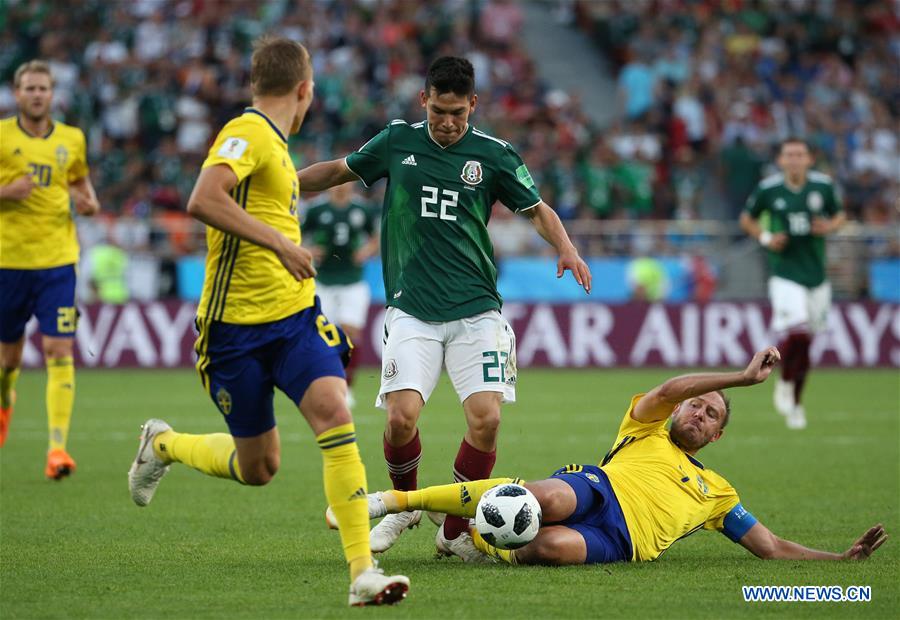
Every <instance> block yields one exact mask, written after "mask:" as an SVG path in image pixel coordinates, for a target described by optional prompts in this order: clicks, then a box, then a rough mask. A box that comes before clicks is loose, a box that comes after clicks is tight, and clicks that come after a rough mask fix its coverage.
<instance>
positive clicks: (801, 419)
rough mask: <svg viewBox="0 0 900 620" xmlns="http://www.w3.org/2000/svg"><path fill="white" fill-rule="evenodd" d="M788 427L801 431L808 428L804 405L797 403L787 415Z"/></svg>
mask: <svg viewBox="0 0 900 620" xmlns="http://www.w3.org/2000/svg"><path fill="white" fill-rule="evenodd" d="M787 427H788V428H789V429H791V430H795V431H801V430H803V429H804V428H806V409H804V408H803V405H797V406H796V407H794V410H793V411H791V413H790V415H789V416H788V417H787Z"/></svg>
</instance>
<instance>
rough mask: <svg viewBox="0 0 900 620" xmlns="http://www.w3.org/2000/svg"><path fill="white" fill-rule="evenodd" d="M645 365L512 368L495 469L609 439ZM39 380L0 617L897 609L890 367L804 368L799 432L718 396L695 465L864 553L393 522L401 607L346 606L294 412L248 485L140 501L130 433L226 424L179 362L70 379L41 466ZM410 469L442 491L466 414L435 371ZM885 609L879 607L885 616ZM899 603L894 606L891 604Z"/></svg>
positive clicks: (367, 411) (789, 521)
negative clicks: (64, 409) (585, 551)
mask: <svg viewBox="0 0 900 620" xmlns="http://www.w3.org/2000/svg"><path fill="white" fill-rule="evenodd" d="M669 374H671V373H669V372H667V371H663V370H580V371H571V370H568V371H541V370H529V369H526V370H524V371H523V372H522V373H521V374H520V384H519V386H518V392H519V402H518V404H516V405H513V406H509V407H507V408H506V409H505V411H504V421H503V425H502V429H501V435H500V449H499V457H498V460H497V465H496V468H495V470H494V471H495V473H497V474H498V475H514V476H521V477H524V478H527V479H534V478H542V477H545V476H547V475H548V474H550V473H551V472H552V471H553V470H554V469H556V468H557V467H559V466H561V465H564V464H566V463H571V462H582V463H595V462H597V461H598V460H599V459H600V458H601V457H602V455H603V454H604V453H605V452H606V450H607V449H608V448H609V446H610V443H611V442H612V439H613V437H614V434H615V431H616V429H617V427H618V424H619V422H620V420H621V416H622V415H623V413H624V409H625V407H626V406H627V403H628V399H629V397H630V396H631V394H632V393H635V392H639V391H644V390H646V389H648V388H649V387H652V386H653V385H654V384H656V383H658V382H659V381H661V380H662V379H664V378H666V377H667V376H668V375H669ZM44 381H45V380H44V373H43V372H41V371H30V372H25V373H23V375H22V377H21V379H20V381H19V390H18V391H19V404H18V407H17V409H16V414H15V417H14V419H13V423H12V428H11V431H10V436H9V439H8V441H7V443H6V446H5V447H4V448H3V449H2V450H0V464H2V478H0V517H2V521H0V542H2V545H0V561H2V566H0V616H2V617H3V618H167V619H170V618H222V617H228V618H319V617H323V618H334V617H356V616H359V617H362V616H363V615H366V616H372V617H374V616H377V617H392V618H395V617H396V618H400V617H403V618H589V617H590V618H597V617H691V618H722V617H735V616H751V615H752V616H756V615H767V616H772V615H775V614H779V615H786V616H789V617H813V616H815V617H816V618H822V617H856V616H862V617H873V618H875V617H879V618H880V617H888V616H891V615H893V614H895V613H896V612H897V610H898V609H900V571H898V568H900V517H898V497H900V493H898V491H900V488H898V486H900V485H898V469H900V455H898V449H900V428H898V427H900V405H898V403H900V381H898V374H897V372H896V371H895V370H890V371H878V370H858V371H846V370H843V371H825V370H821V371H814V372H813V373H812V375H811V378H810V382H809V387H808V390H807V399H806V401H807V403H806V405H807V411H808V417H809V420H810V426H809V429H808V430H806V431H804V432H792V431H788V430H787V429H786V428H785V426H784V423H783V421H782V419H781V418H780V417H779V416H778V415H777V414H776V413H774V412H773V410H772V408H771V404H770V403H771V389H772V385H771V383H769V384H766V385H761V386H756V387H754V388H749V389H743V390H732V397H733V401H734V413H733V416H732V422H731V424H730V426H729V428H728V429H727V432H726V435H725V436H724V438H723V440H722V441H721V442H719V443H718V444H716V445H714V446H710V447H709V448H708V449H706V450H704V451H703V452H702V453H701V455H700V458H701V460H703V462H704V463H705V464H706V465H707V466H708V467H711V468H713V469H715V470H716V471H718V472H719V473H721V474H722V475H724V476H725V477H726V478H728V480H729V481H731V483H732V484H733V485H734V486H735V487H736V488H737V489H738V492H739V493H740V495H741V498H742V501H743V504H744V506H745V507H747V508H748V509H749V510H750V511H751V512H753V513H754V514H755V515H756V516H757V517H758V518H759V519H760V520H761V521H762V522H763V523H765V524H766V525H767V526H769V527H770V528H771V529H772V530H773V531H774V532H775V533H777V534H780V535H782V536H784V537H787V538H791V539H793V540H797V541H799V542H801V543H804V544H807V545H809V546H815V547H818V548H824V549H829V550H834V551H837V550H844V549H846V548H847V547H848V546H849V545H850V543H851V541H852V540H853V539H854V538H855V537H856V536H858V535H859V534H861V533H862V532H863V531H864V530H865V529H866V528H867V527H869V526H870V525H873V524H874V523H876V522H879V521H880V522H882V523H884V524H885V527H886V528H887V530H888V532H889V534H890V535H891V536H892V539H891V540H889V541H888V542H887V543H886V544H885V545H884V547H882V549H880V550H879V552H878V553H877V554H876V555H875V556H874V557H873V558H872V559H871V560H869V561H868V562H859V563H856V562H853V563H851V562H794V561H773V562H763V561H761V560H757V559H755V558H753V557H751V556H750V555H749V554H747V553H746V552H745V551H744V550H743V548H741V547H740V546H738V545H735V544H733V543H731V542H730V541H728V540H727V539H726V538H725V537H724V536H721V535H719V534H715V533H709V532H699V533H697V534H695V535H693V536H691V537H690V538H688V539H686V540H685V541H682V542H680V543H677V544H676V545H675V546H674V547H673V548H672V549H670V550H669V551H668V552H667V553H666V554H665V555H663V557H662V558H661V559H660V560H658V561H657V562H654V563H648V564H640V565H630V564H617V565H610V566H595V567H571V568H563V569H560V568H539V567H510V566H505V565H490V566H466V565H463V564H462V563H461V562H459V561H458V560H447V559H444V560H438V559H435V558H434V557H433V549H434V547H433V536H434V528H433V527H432V526H431V525H430V524H423V525H422V526H421V527H420V528H419V529H417V530H413V531H411V532H408V533H407V534H406V535H405V536H404V537H403V538H401V540H400V542H399V543H398V544H397V546H396V547H395V548H394V549H392V550H391V551H390V552H389V553H388V554H387V555H386V556H385V557H384V558H383V560H382V561H383V566H384V567H385V568H386V569H387V570H389V571H397V572H402V573H404V574H406V575H409V577H410V578H411V579H412V587H411V590H410V594H409V598H408V599H407V600H406V601H404V602H403V603H402V604H401V605H400V606H399V607H396V608H385V609H369V610H350V609H348V608H347V607H346V598H347V577H346V571H345V567H344V562H343V559H342V555H341V549H340V545H339V541H338V536H337V533H335V532H332V531H329V530H327V529H326V528H325V524H324V520H323V510H324V508H325V501H324V494H323V491H322V485H321V459H320V455H319V453H318V449H317V448H316V447H315V444H314V442H313V440H312V437H311V436H310V433H309V431H308V430H307V428H306V426H305V424H304V422H303V421H302V419H301V418H300V416H299V414H298V413H297V412H296V411H294V410H293V409H292V407H291V406H290V404H289V403H288V402H287V400H286V399H285V398H284V397H283V396H279V397H278V399H277V401H276V403H277V405H276V407H277V415H278V420H279V423H280V429H281V437H282V442H283V446H282V448H283V449H282V465H281V471H280V472H279V474H278V476H276V478H275V480H274V481H273V482H272V483H271V484H270V485H269V486H268V487H264V488H250V487H241V486H238V485H237V484H234V483H231V482H228V481H224V480H215V479H209V478H206V477H204V476H202V475H201V474H198V473H196V472H194V471H191V470H189V469H187V468H185V467H182V466H175V467H173V471H172V472H171V473H170V474H169V475H168V476H167V477H166V478H165V479H164V480H163V481H162V484H161V486H160V488H159V491H158V492H157V494H156V497H155V499H154V501H153V503H152V504H151V505H150V506H149V507H147V508H144V509H141V508H137V507H136V506H134V505H133V504H132V503H131V500H130V499H129V495H128V489H127V483H126V471H127V470H128V467H129V465H130V463H131V459H132V458H133V457H134V452H135V450H136V447H137V436H138V427H139V425H140V423H141V422H142V421H143V420H144V419H145V418H148V417H151V416H159V417H163V418H165V419H166V420H168V421H169V422H170V423H172V425H173V426H174V427H175V428H176V429H178V430H182V431H186V432H198V433H203V432H212V431H216V432H219V431H224V430H225V426H224V424H223V423H222V421H221V419H220V416H219V414H218V413H217V412H216V410H215V408H214V407H213V405H212V404H211V403H210V402H209V401H208V399H207V397H206V396H205V395H204V394H203V392H202V390H201V388H200V385H199V382H198V380H197V378H196V375H195V374H194V373H193V372H192V371H188V370H179V371H124V370H123V371H96V370H94V371H80V372H79V373H78V393H77V401H76V412H75V416H74V420H73V425H72V432H71V437H70V441H69V447H70V450H71V452H72V454H73V456H74V457H75V458H76V460H77V461H78V471H77V473H76V474H75V475H74V477H72V478H71V479H69V480H66V481H64V482H61V483H55V482H50V481H47V480H45V479H44V477H43V466H44V451H45V449H46V447H45V443H46V430H45V429H46V418H45V415H44V409H43V398H44V397H43V391H44ZM377 381H378V377H377V371H376V370H374V369H364V370H363V371H361V372H360V373H359V380H358V384H357V386H356V395H357V398H358V400H359V402H360V404H359V405H358V406H357V410H356V411H355V417H356V424H357V430H358V432H359V435H360V437H361V448H362V451H363V458H364V459H365V462H366V463H367V466H368V472H369V488H370V489H371V490H375V489H379V488H385V487H386V486H387V485H388V478H387V473H386V471H385V467H384V464H383V460H382V456H381V429H382V424H383V414H382V413H381V412H379V411H377V410H376V409H375V408H374V407H372V406H371V405H370V404H369V403H370V402H371V400H372V399H373V397H374V393H375V390H376V387H377ZM421 427H422V438H423V445H424V457H423V460H422V465H421V469H420V472H419V480H420V483H424V484H435V483H444V482H447V481H449V479H450V467H451V463H452V460H453V457H454V455H455V453H456V449H457V447H458V445H459V442H460V439H461V436H462V433H463V427H464V423H463V417H462V411H461V408H460V407H459V405H458V403H457V401H456V397H455V395H454V394H453V392H452V390H451V388H450V386H449V383H448V381H447V379H446V378H444V379H443V380H442V382H441V385H440V386H439V388H438V390H437V391H436V393H435V395H434V397H433V399H432V401H431V402H430V403H429V404H428V406H427V407H426V409H425V411H424V412H423V416H422V421H421ZM765 584H773V585H795V584H796V585H840V586H844V587H846V586H850V585H868V586H871V588H872V600H871V602H868V603H777V604H776V603H745V602H744V601H743V599H742V596H741V586H742V585H765ZM891 610H893V611H891ZM894 617H896V616H894Z"/></svg>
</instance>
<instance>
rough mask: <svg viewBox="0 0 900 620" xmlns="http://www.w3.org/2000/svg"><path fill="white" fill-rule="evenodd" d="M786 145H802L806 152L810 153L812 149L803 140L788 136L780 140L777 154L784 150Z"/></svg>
mask: <svg viewBox="0 0 900 620" xmlns="http://www.w3.org/2000/svg"><path fill="white" fill-rule="evenodd" d="M788 144H802V145H803V146H805V147H806V150H807V151H808V152H810V153H812V149H811V148H810V146H809V142H807V141H806V140H805V139H804V138H801V137H799V136H788V137H787V138H785V139H784V140H782V141H781V144H779V145H778V152H779V153H780V152H781V151H782V150H783V149H784V147H785V146H787V145H788Z"/></svg>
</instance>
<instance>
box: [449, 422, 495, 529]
mask: <svg viewBox="0 0 900 620" xmlns="http://www.w3.org/2000/svg"><path fill="white" fill-rule="evenodd" d="M496 461H497V451H496V450H494V451H493V452H482V451H481V450H479V449H477V448H475V447H473V446H472V445H471V444H470V443H469V442H468V441H466V440H465V439H463V441H462V443H461V444H460V445H459V452H457V453H456V461H455V462H454V463H453V479H454V480H456V481H457V482H466V481H468V480H482V479H484V478H489V477H490V475H491V471H492V470H493V469H494V463H495V462H496ZM468 530H469V520H468V519H466V518H463V517H450V516H448V517H447V519H446V520H445V521H444V536H445V537H446V538H447V540H453V539H454V538H456V537H457V536H459V535H460V534H462V533H463V532H467V531H468Z"/></svg>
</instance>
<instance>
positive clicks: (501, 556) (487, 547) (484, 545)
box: [469, 528, 518, 564]
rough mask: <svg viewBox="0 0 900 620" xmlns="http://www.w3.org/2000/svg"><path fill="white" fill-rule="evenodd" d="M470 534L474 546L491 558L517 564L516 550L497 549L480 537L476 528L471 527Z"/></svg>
mask: <svg viewBox="0 0 900 620" xmlns="http://www.w3.org/2000/svg"><path fill="white" fill-rule="evenodd" d="M469 532H470V533H471V534H472V542H473V543H475V548H476V549H478V550H479V551H481V552H482V553H485V554H487V555H489V556H491V557H492V558H497V559H498V560H502V561H504V562H506V563H507V564H518V562H517V561H516V552H515V551H511V550H509V549H498V548H497V547H495V546H493V545H491V544H489V543H488V542H487V541H486V540H485V539H484V538H482V537H481V534H479V533H478V530H476V529H474V528H472V529H470V530H469Z"/></svg>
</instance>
